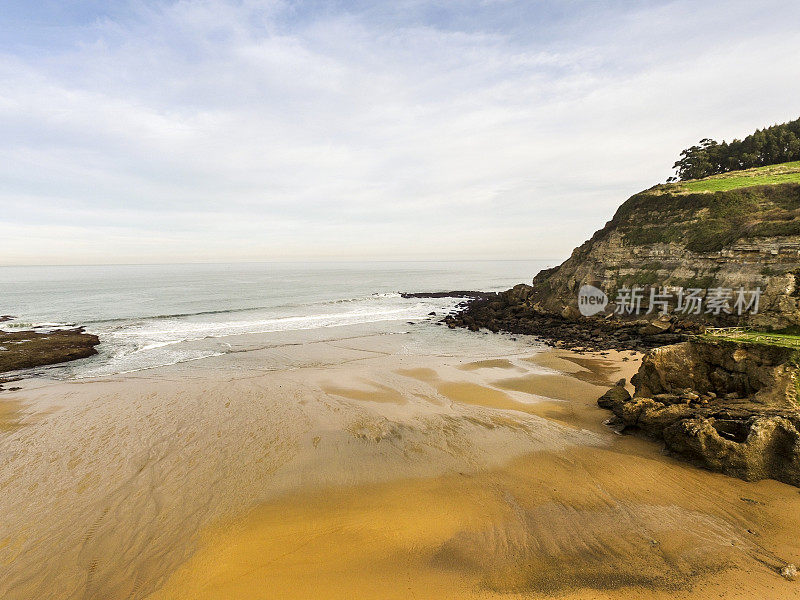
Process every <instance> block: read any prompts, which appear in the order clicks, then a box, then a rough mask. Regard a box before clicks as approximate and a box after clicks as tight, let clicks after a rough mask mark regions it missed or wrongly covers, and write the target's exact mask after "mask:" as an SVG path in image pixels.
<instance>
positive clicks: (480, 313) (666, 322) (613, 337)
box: [444, 284, 701, 351]
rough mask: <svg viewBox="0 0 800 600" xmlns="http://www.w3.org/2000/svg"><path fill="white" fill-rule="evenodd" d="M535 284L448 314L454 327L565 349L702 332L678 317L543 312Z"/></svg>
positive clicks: (662, 340) (655, 341)
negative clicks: (511, 335) (631, 317)
mask: <svg viewBox="0 0 800 600" xmlns="http://www.w3.org/2000/svg"><path fill="white" fill-rule="evenodd" d="M532 294H533V288H532V287H531V286H529V285H525V284H519V285H516V286H514V287H513V288H511V289H510V290H506V291H504V292H499V293H493V294H490V295H488V296H486V297H485V298H478V299H475V300H472V301H471V302H469V303H468V304H467V306H466V307H465V308H464V310H462V311H461V312H459V313H457V314H454V315H448V316H447V317H445V318H444V322H445V323H447V325H448V326H449V327H451V328H454V327H466V328H468V329H471V330H472V331H478V330H479V329H481V328H485V329H488V330H489V331H493V332H499V331H506V332H509V333H517V334H527V335H534V336H537V337H539V338H540V339H542V340H543V341H544V342H546V343H548V344H550V345H553V346H559V347H563V348H572V349H582V350H587V351H595V350H609V349H619V350H624V349H628V350H640V351H644V350H647V349H648V348H653V347H656V346H662V345H664V344H673V343H675V342H679V341H682V340H683V339H685V337H686V335H687V334H689V333H697V332H699V331H700V329H701V328H700V327H699V325H698V323H696V322H693V321H689V320H686V319H678V318H677V317H676V316H674V315H671V316H663V317H653V318H651V319H650V320H647V319H638V320H624V321H622V320H615V319H593V318H586V317H582V316H581V315H580V313H578V311H577V309H573V310H572V311H570V310H566V311H564V314H552V313H549V312H541V311H539V310H536V309H534V308H533V307H532V306H531V303H530V298H531V296H532Z"/></svg>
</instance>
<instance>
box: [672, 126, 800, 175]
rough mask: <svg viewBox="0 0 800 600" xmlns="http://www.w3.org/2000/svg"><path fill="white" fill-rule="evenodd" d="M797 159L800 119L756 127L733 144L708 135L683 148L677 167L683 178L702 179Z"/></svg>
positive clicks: (799, 145)
mask: <svg viewBox="0 0 800 600" xmlns="http://www.w3.org/2000/svg"><path fill="white" fill-rule="evenodd" d="M796 160H800V119H796V120H794V121H790V122H789V123H783V124H781V125H773V126H772V127H767V128H766V129H759V130H756V131H755V133H752V134H750V135H748V136H747V137H746V138H744V139H743V140H736V139H735V140H733V141H732V142H730V143H729V142H725V141H723V142H722V143H719V142H716V141H715V140H712V139H709V138H705V139H703V140H700V143H699V144H697V145H695V146H692V147H691V148H687V149H686V150H683V151H682V152H681V158H680V160H678V161H677V162H676V163H675V165H674V168H675V169H676V171H677V173H678V177H680V178H681V179H700V178H702V177H708V176H709V175H715V174H718V173H727V172H730V171H739V170H741V169H749V168H752V167H763V166H766V165H774V164H778V163H785V162H789V161H796Z"/></svg>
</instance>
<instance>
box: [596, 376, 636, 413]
mask: <svg viewBox="0 0 800 600" xmlns="http://www.w3.org/2000/svg"><path fill="white" fill-rule="evenodd" d="M623 381H624V380H623ZM630 399H631V395H630V393H629V392H628V390H626V389H625V384H622V385H619V383H617V385H615V386H614V387H612V388H611V389H610V390H608V391H607V392H606V393H605V394H603V395H602V396H600V398H599V399H598V400H597V404H598V406H600V407H601V408H610V409H612V410H613V409H614V407H618V406H621V405H622V404H624V403H626V402H628V401H629V400H630ZM615 413H616V411H615Z"/></svg>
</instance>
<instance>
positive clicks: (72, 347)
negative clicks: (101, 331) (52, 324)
mask: <svg viewBox="0 0 800 600" xmlns="http://www.w3.org/2000/svg"><path fill="white" fill-rule="evenodd" d="M99 343H100V339H99V338H98V337H97V336H96V335H92V334H89V333H84V331H83V328H81V327H79V328H77V329H59V330H55V331H48V332H46V333H45V332H39V331H25V330H23V331H0V348H2V350H0V373H3V372H6V371H16V370H19V369H30V368H33V367H40V366H43V365H53V364H57V363H62V362H67V361H70V360H77V359H79V358H86V357H89V356H92V355H94V354H97V350H95V346H97V345H98V344H99Z"/></svg>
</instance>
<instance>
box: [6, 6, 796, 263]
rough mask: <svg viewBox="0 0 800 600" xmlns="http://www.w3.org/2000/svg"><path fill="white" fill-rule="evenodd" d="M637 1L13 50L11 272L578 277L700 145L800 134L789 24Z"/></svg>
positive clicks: (354, 15) (184, 25)
mask: <svg viewBox="0 0 800 600" xmlns="http://www.w3.org/2000/svg"><path fill="white" fill-rule="evenodd" d="M620 4H622V7H620V6H619V4H614V5H610V6H608V7H607V8H606V9H604V10H598V9H597V8H593V9H592V11H591V13H589V12H588V11H589V7H590V6H595V7H596V5H593V4H592V3H588V4H586V5H585V6H586V7H587V8H586V12H581V11H577V12H575V13H573V14H570V15H567V16H566V17H564V16H562V17H559V18H558V19H554V18H553V17H551V16H550V17H548V14H547V11H545V10H544V9H542V22H538V21H537V20H536V19H535V18H534V17H535V16H536V15H535V14H534V15H533V16H531V13H530V10H529V8H528V9H527V10H526V11H524V13H525V15H526V16H525V18H524V19H518V20H515V19H514V14H515V11H521V8H520V5H519V4H517V3H514V2H506V3H492V4H491V8H492V9H493V10H494V11H496V13H497V19H498V21H497V22H496V23H494V24H493V25H492V26H491V27H489V26H487V27H481V25H480V22H479V21H477V20H476V19H477V12H476V14H475V18H474V19H470V10H473V9H474V10H476V11H478V10H479V9H481V5H485V3H469V2H463V3H460V6H462V7H463V11H462V14H460V15H459V18H458V19H457V23H459V24H461V25H462V26H461V27H460V28H459V27H454V26H452V25H451V24H443V23H436V22H432V21H430V19H427V20H426V19H423V18H415V17H414V14H413V11H414V10H418V11H419V10H422V9H423V8H425V6H424V3H416V2H414V3H408V5H407V8H408V10H409V11H412V14H410V15H407V16H404V17H403V18H402V19H400V18H399V17H397V15H396V14H395V15H394V16H392V17H390V18H387V16H386V15H382V14H379V13H375V12H374V11H369V10H365V11H361V12H357V11H350V12H344V11H342V10H339V11H320V12H318V13H314V12H311V11H305V12H304V11H303V10H301V8H298V7H297V5H293V6H294V7H291V6H288V5H285V4H282V3H267V4H263V3H236V4H233V3H222V2H214V1H205V2H193V1H184V2H178V3H174V4H169V5H156V4H153V5H147V6H144V7H142V5H140V4H135V5H133V6H134V9H133V12H129V13H127V14H126V15H125V16H120V17H117V18H116V19H115V20H112V19H110V18H104V19H101V20H98V21H97V22H95V23H93V24H92V25H91V26H89V27H86V26H77V25H76V26H75V27H74V31H73V32H72V37H71V38H70V39H71V40H72V41H71V43H61V44H58V45H53V46H52V47H42V48H39V49H37V51H36V52H30V51H23V50H14V51H7V52H6V53H5V54H3V55H2V56H0V89H2V91H1V92H0V128H2V131H3V132H4V133H3V135H2V136H1V137H0V178H2V180H3V181H4V182H5V185H4V188H5V189H4V190H3V191H0V215H2V216H0V220H2V221H4V222H5V225H4V227H3V235H2V238H0V263H26V262H115V261H121V262H137V261H167V260H238V259H243V260H258V259H269V260H275V259H297V258H362V259H365V258H379V259H386V258H430V259H436V258H501V257H509V258H530V257H536V256H540V257H554V256H564V255H566V254H567V253H568V252H569V251H570V250H571V248H572V247H573V246H575V245H577V244H579V243H581V242H582V241H583V240H584V239H585V238H586V237H587V236H588V235H589V234H590V233H591V232H592V231H593V230H594V229H597V228H598V227H600V226H602V224H603V223H604V222H605V220H607V219H608V218H610V216H611V214H613V211H614V210H615V208H616V206H617V205H618V204H619V203H620V202H622V201H623V200H624V199H625V198H626V197H627V196H629V195H630V194H632V193H634V192H636V191H638V190H639V189H641V188H642V187H646V186H649V185H652V184H653V183H656V182H657V181H659V180H663V178H664V177H666V176H667V175H669V173H670V169H669V167H670V165H671V163H672V162H673V161H674V159H675V158H676V155H677V153H678V151H679V150H680V149H681V148H683V147H685V146H686V145H688V144H691V143H693V142H695V141H696V140H697V139H699V138H700V137H704V136H712V137H731V136H732V135H744V134H746V133H748V132H749V131H750V130H752V129H754V128H755V127H758V126H762V125H766V124H769V123H772V122H775V121H783V120H788V119H791V118H796V117H797V116H798V114H797V112H799V111H798V109H797V105H796V103H794V100H793V99H794V98H796V97H798V92H800V77H798V75H800V73H798V71H800V65H798V63H797V61H796V56H797V51H798V50H800V39H799V38H798V34H797V33H796V32H795V30H794V28H793V27H791V26H790V25H787V24H790V23H796V22H797V20H796V18H793V17H800V8H798V7H796V6H795V5H794V3H790V2H785V3H778V2H775V3H772V4H773V6H772V8H773V9H774V10H778V9H780V11H781V14H783V15H784V18H782V19H775V18H774V14H775V12H774V10H773V12H770V11H764V10H763V9H759V8H758V7H753V6H751V5H750V3H745V2H725V3H703V5H702V6H699V5H698V4H697V3H688V2H671V3H668V4H663V3H654V4H651V5H649V6H647V7H645V8H636V9H627V8H625V4H624V3H620ZM712 5H713V6H712ZM572 6H573V7H575V6H577V7H578V8H580V7H581V4H580V3H576V4H573V5H572ZM301 7H302V5H301ZM723 8H724V10H723ZM483 9H485V6H484V7H483ZM546 18H551V19H553V20H552V27H551V28H549V29H548V27H547V22H546ZM526 19H527V21H526ZM498 23H499V24H498ZM464 24H468V25H469V27H467V26H463V25H464ZM501 25H502V26H501ZM34 241H35V243H34ZM34 246H35V247H34Z"/></svg>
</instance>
